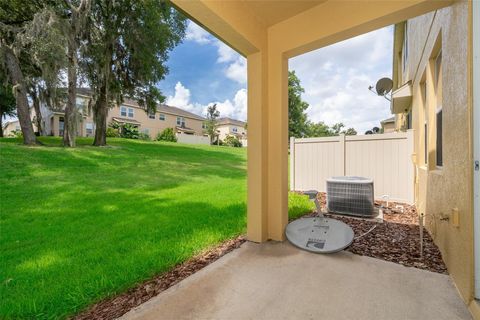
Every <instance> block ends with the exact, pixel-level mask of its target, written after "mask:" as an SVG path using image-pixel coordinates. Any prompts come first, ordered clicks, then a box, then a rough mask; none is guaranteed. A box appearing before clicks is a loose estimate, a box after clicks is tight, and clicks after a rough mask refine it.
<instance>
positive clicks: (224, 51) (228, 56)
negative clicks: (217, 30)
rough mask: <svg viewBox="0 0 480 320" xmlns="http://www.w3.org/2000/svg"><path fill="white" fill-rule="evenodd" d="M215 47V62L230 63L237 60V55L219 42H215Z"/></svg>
mask: <svg viewBox="0 0 480 320" xmlns="http://www.w3.org/2000/svg"><path fill="white" fill-rule="evenodd" d="M215 45H216V46H217V48H218V59H217V62H219V63H222V62H232V61H235V60H237V58H238V56H239V54H238V53H237V52H236V51H235V50H233V49H232V48H230V47H229V46H227V45H226V44H225V43H223V42H221V41H220V40H216V42H215Z"/></svg>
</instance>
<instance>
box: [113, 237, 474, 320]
mask: <svg viewBox="0 0 480 320" xmlns="http://www.w3.org/2000/svg"><path fill="white" fill-rule="evenodd" d="M122 319H125V320H127V319H128V320H133V319H141V320H150V319H151V320H153V319H419V320H420V319H436V320H455V319H471V316H470V313H469V312H468V309H467V307H466V306H465V304H464V303H463V301H462V299H461V298H460V296H459V295H458V293H457V291H456V289H455V287H454V285H453V283H452V281H451V280H450V278H449V277H448V276H447V275H444V274H439V273H434V272H429V271H424V270H419V269H416V268H405V267H404V266H401V265H398V264H395V263H391V262H386V261H382V260H379V259H374V258H369V257H363V256H358V255H354V254H352V253H350V252H346V251H343V252H340V253H337V254H334V255H315V254H311V253H308V252H305V251H301V250H298V249H297V248H295V247H293V246H292V245H290V244H289V243H288V242H283V243H281V242H268V243H263V244H255V243H251V242H247V243H244V244H243V245H242V246H241V247H240V248H239V249H237V250H235V251H233V252H232V253H229V254H227V255H226V256H224V257H222V258H220V259H219V260H217V261H216V262H214V263H212V264H210V265H209V266H207V267H205V268H204V269H202V270H201V271H199V272H197V273H195V274H194V275H192V276H190V277H189V278H187V279H185V280H184V281H182V282H180V283H179V284H177V285H175V286H173V287H171V288H169V289H168V290H166V291H164V292H162V293H160V294H159V295H158V296H156V297H155V298H153V299H151V300H149V301H148V302H146V303H144V304H143V305H141V306H139V307H138V308H136V309H133V310H131V311H130V312H128V313H127V314H125V315H124V316H123V317H122Z"/></svg>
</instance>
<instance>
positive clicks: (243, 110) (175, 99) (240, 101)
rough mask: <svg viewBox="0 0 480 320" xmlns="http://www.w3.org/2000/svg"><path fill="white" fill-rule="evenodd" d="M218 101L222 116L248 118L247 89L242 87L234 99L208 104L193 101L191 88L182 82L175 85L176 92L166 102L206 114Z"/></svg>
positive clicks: (239, 118) (196, 112) (199, 113)
mask: <svg viewBox="0 0 480 320" xmlns="http://www.w3.org/2000/svg"><path fill="white" fill-rule="evenodd" d="M214 103H216V104H217V109H218V110H219V111H220V117H230V118H233V119H238V120H246V119H247V89H240V90H238V91H237V92H236V94H235V97H234V98H233V101H231V100H230V99H226V100H224V101H212V102H210V103H208V104H206V105H202V104H200V103H196V102H193V101H191V94H190V90H189V89H187V88H186V87H185V86H184V85H183V84H182V83H181V82H177V84H176V85H175V94H174V95H173V96H168V97H167V100H166V104H167V105H170V106H174V107H178V108H182V109H184V110H187V111H190V112H193V113H195V114H198V115H202V116H204V115H205V113H206V111H207V107H208V106H209V105H212V104H214Z"/></svg>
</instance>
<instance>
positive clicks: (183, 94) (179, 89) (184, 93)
mask: <svg viewBox="0 0 480 320" xmlns="http://www.w3.org/2000/svg"><path fill="white" fill-rule="evenodd" d="M189 103H190V90H188V89H187V88H185V87H184V86H183V84H182V83H181V82H180V81H179V82H177V84H176V85H175V95H174V96H173V97H172V96H169V97H168V98H167V104H168V105H171V106H187V105H188V104H189Z"/></svg>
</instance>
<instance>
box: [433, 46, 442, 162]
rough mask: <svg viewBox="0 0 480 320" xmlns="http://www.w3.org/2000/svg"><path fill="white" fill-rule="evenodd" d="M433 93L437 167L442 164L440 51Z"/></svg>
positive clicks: (436, 63) (436, 64) (436, 60)
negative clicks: (434, 100) (434, 99)
mask: <svg viewBox="0 0 480 320" xmlns="http://www.w3.org/2000/svg"><path fill="white" fill-rule="evenodd" d="M435 95H436V98H437V99H436V102H437V103H436V107H437V109H436V117H435V125H436V130H435V134H436V145H435V147H436V149H435V158H436V165H437V167H442V166H443V137H442V136H443V129H442V127H443V110H442V52H441V51H440V53H439V54H438V55H437V57H436V58H435Z"/></svg>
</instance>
